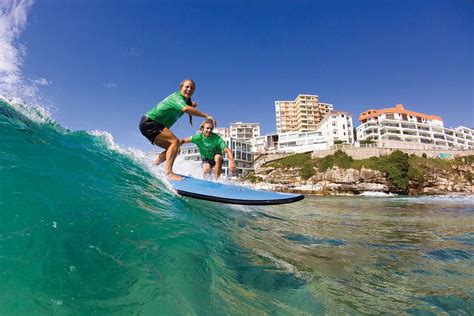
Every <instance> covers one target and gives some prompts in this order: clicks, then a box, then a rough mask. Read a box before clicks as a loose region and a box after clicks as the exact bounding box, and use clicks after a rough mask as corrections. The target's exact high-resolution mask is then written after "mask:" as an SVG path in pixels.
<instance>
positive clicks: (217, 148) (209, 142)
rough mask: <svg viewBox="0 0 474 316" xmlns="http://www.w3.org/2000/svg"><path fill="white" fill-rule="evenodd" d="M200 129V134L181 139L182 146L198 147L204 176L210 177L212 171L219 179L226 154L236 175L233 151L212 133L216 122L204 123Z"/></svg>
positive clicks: (208, 121)
mask: <svg viewBox="0 0 474 316" xmlns="http://www.w3.org/2000/svg"><path fill="white" fill-rule="evenodd" d="M199 129H200V130H201V133H200V134H196V135H193V136H191V137H188V138H184V139H181V144H185V143H194V144H195V145H196V146H197V147H198V149H199V154H200V155H201V160H202V171H203V172H204V175H205V176H206V175H210V173H211V171H214V177H215V179H216V180H217V179H219V175H220V174H221V171H222V161H223V158H222V156H223V153H226V154H227V157H228V158H229V169H230V171H232V172H233V173H235V170H236V168H235V160H234V156H233V155H232V151H231V150H230V149H229V147H227V144H226V142H225V141H224V140H223V139H222V138H221V137H220V136H219V135H217V134H215V133H213V132H212V131H213V130H214V120H212V119H208V120H206V121H204V123H202V124H201V127H200V128H199Z"/></svg>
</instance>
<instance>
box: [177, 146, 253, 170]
mask: <svg viewBox="0 0 474 316" xmlns="http://www.w3.org/2000/svg"><path fill="white" fill-rule="evenodd" d="M223 139H224V141H225V142H226V143H227V146H228V147H229V149H230V150H231V151H232V154H233V155H234V159H235V165H236V168H237V172H236V173H237V174H236V175H235V174H234V175H233V176H237V177H240V176H243V175H246V174H248V173H249V172H250V171H252V170H253V153H252V145H251V144H250V142H249V141H244V140H241V139H235V138H232V137H223ZM180 156H181V157H183V159H184V160H189V161H195V162H200V161H201V155H200V154H199V149H198V148H197V146H196V145H195V144H193V143H188V144H184V145H183V146H181V153H180ZM222 175H224V176H227V175H229V161H228V159H227V157H226V156H224V163H223V165H222Z"/></svg>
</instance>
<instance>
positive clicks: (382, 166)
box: [376, 150, 410, 191]
mask: <svg viewBox="0 0 474 316" xmlns="http://www.w3.org/2000/svg"><path fill="white" fill-rule="evenodd" d="M409 157H410V156H409V155H408V154H405V153H404V152H402V151H400V150H395V151H394V152H392V153H391V154H390V155H388V156H384V157H380V158H379V159H378V161H377V163H376V169H378V170H380V171H382V172H386V173H387V175H388V179H389V180H390V181H391V182H392V183H393V184H394V185H395V187H397V189H399V190H401V191H406V190H407V188H408V168H409V163H408V159H409Z"/></svg>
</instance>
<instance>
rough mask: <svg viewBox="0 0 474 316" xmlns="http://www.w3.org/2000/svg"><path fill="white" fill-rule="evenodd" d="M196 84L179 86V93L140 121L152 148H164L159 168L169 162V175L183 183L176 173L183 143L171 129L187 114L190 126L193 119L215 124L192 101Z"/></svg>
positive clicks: (167, 165) (166, 168)
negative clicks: (175, 166) (154, 146)
mask: <svg viewBox="0 0 474 316" xmlns="http://www.w3.org/2000/svg"><path fill="white" fill-rule="evenodd" d="M195 88H196V84H195V83H194V81H193V80H191V79H185V80H183V81H182V82H181V84H180V85H179V91H176V92H174V93H172V94H170V95H169V96H167V97H166V98H165V99H164V100H163V101H161V102H160V103H158V104H157V105H156V106H155V107H154V108H153V109H151V110H150V111H148V112H147V113H145V115H144V116H143V117H142V119H141V121H140V132H141V133H142V135H143V136H145V137H146V138H147V139H148V140H149V141H150V142H151V143H152V144H154V145H157V146H159V147H161V148H163V149H164V150H165V151H163V152H162V153H160V155H159V156H158V157H156V159H155V164H157V165H158V164H160V163H162V162H164V161H166V165H165V173H166V175H167V176H168V178H169V179H170V180H182V177H181V176H179V175H177V174H175V173H173V164H174V161H175V159H176V156H177V155H178V152H179V146H180V141H179V139H178V138H177V137H176V136H175V135H174V134H173V133H172V132H171V130H170V128H171V126H172V125H173V124H174V123H175V122H176V121H177V120H178V119H179V118H180V117H181V116H182V115H183V114H184V113H187V114H188V115H189V122H190V123H191V125H192V118H191V116H199V117H204V118H206V119H208V120H210V121H211V122H213V123H214V124H215V120H214V118H213V117H212V116H209V115H208V114H206V113H204V112H201V111H199V110H196V109H195V107H196V106H197V105H198V104H197V103H196V102H194V101H191V96H192V95H193V93H194V90H195Z"/></svg>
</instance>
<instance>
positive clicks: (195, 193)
mask: <svg viewBox="0 0 474 316" xmlns="http://www.w3.org/2000/svg"><path fill="white" fill-rule="evenodd" d="M183 177H184V179H183V180H180V181H170V183H171V186H172V187H173V188H174V189H175V190H176V191H177V192H178V194H180V195H182V196H187V197H191V198H195V199H201V200H207V201H213V202H221V203H227V204H241V205H275V204H286V203H293V202H297V201H300V200H302V199H304V195H302V194H292V193H280V192H273V191H265V190H257V189H251V188H247V187H244V186H239V185H234V184H227V183H222V182H215V181H208V180H201V179H196V178H192V177H187V176H183Z"/></svg>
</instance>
